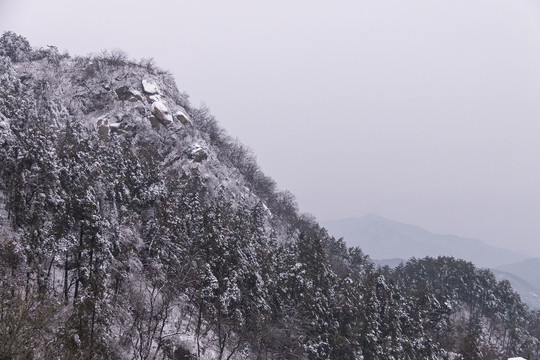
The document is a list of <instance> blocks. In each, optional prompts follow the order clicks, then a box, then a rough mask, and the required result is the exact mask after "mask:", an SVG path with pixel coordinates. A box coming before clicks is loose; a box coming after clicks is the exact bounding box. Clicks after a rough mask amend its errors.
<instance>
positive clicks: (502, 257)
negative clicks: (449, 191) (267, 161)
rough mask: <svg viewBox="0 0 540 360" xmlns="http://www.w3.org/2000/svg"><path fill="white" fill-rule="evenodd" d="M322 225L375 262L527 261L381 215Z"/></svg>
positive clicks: (493, 263)
mask: <svg viewBox="0 0 540 360" xmlns="http://www.w3.org/2000/svg"><path fill="white" fill-rule="evenodd" d="M322 225H323V226H324V227H325V228H326V229H327V230H328V232H329V233H330V234H331V235H333V236H336V237H343V238H344V240H345V241H346V243H347V244H348V245H349V246H358V247H360V248H361V249H362V250H363V251H364V252H365V253H366V254H368V255H369V256H370V257H371V258H372V259H392V258H401V259H409V258H411V257H417V258H421V257H425V256H440V255H444V256H453V257H456V258H460V259H464V260H467V261H471V262H473V263H474V264H476V265H477V266H481V267H490V268H491V267H497V266H501V265H505V264H510V263H514V262H519V261H523V260H525V259H526V258H527V256H525V255H522V254H519V253H517V252H514V251H511V250H505V249H501V248H498V247H495V246H491V245H488V244H486V243H484V242H482V241H480V240H477V239H470V238H463V237H459V236H454V235H441V234H434V233H431V232H429V231H427V230H425V229H422V228H420V227H418V226H414V225H408V224H402V223H399V222H397V221H392V220H388V219H385V218H383V217H380V216H378V215H367V216H364V217H362V218H359V219H343V220H335V221H323V222H322ZM539 261H540V260H539ZM539 266H540V265H539Z"/></svg>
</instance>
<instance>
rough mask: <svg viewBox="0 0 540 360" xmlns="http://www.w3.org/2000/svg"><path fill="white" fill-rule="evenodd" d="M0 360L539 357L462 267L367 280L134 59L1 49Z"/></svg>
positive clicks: (168, 82) (507, 290)
mask: <svg viewBox="0 0 540 360" xmlns="http://www.w3.org/2000/svg"><path fill="white" fill-rule="evenodd" d="M0 275H1V277H0V359H501V358H505V357H508V356H523V357H525V358H527V359H537V358H540V343H539V339H540V316H539V314H538V313H536V312H532V311H530V310H529V309H528V308H527V307H526V306H525V305H524V304H523V303H522V301H521V300H520V298H519V296H518V295H517V294H516V293H515V292H514V291H513V290H512V288H511V286H510V284H509V283H508V282H506V281H502V282H497V280H496V279H495V277H494V276H493V274H492V273H491V272H489V271H488V270H483V269H478V268H475V267H474V266H473V265H472V264H471V263H468V262H465V261H463V260H459V259H454V258H449V257H440V258H425V259H412V260H410V261H408V262H407V263H404V264H402V265H400V266H399V267H397V268H396V269H389V268H387V267H382V268H381V267H376V266H375V265H374V264H373V263H372V262H371V261H370V259H369V257H368V256H367V255H366V254H364V253H363V252H362V250H361V249H359V248H348V247H347V246H346V244H345V242H344V241H343V239H335V238H333V237H330V236H329V235H328V233H327V232H326V230H325V229H323V228H321V227H320V226H319V225H318V223H317V222H316V220H315V219H313V218H312V217H311V216H309V215H305V214H302V213H301V212H300V211H299V209H298V207H297V205H296V203H295V200H294V197H293V195H292V194H290V193H289V192H286V191H280V190H278V188H277V186H276V184H275V182H274V181H273V180H272V179H271V178H269V177H268V176H266V175H265V174H264V173H263V172H262V171H261V170H260V168H259V167H258V165H257V163H256V160H255V156H254V155H253V154H252V153H251V152H250V151H249V150H248V149H247V148H246V147H244V146H243V145H242V144H240V143H239V142H238V141H237V140H235V139H234V138H232V137H231V136H229V135H228V134H227V133H226V132H225V131H224V130H223V129H222V128H221V127H220V126H219V125H218V124H217V122H216V120H215V119H214V117H213V116H212V115H211V113H210V111H209V110H208V109H207V108H205V107H201V108H197V107H194V106H192V105H191V104H190V102H189V97H188V96H187V95H186V94H184V93H182V92H180V91H179V90H178V89H177V87H176V85H175V82H174V80H173V79H172V77H171V75H170V74H169V73H167V72H166V71H163V70H161V69H159V68H158V67H156V66H155V65H154V63H153V61H152V60H151V59H145V60H141V61H133V60H130V59H129V58H128V56H127V55H126V54H125V53H123V52H121V51H118V50H115V51H110V52H109V51H104V52H101V53H99V54H95V55H91V56H85V57H79V56H77V57H71V56H69V55H68V54H62V53H59V51H58V50H57V49H56V48H54V47H47V48H44V49H33V48H32V47H31V46H30V44H29V43H28V41H27V40H26V39H25V38H24V37H22V36H19V35H17V34H14V33H12V32H6V33H4V34H3V35H2V37H1V38H0Z"/></svg>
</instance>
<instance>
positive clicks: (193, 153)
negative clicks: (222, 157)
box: [188, 144, 208, 162]
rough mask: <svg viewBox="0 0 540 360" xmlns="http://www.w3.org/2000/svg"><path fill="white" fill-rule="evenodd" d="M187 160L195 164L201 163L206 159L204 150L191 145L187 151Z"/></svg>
mask: <svg viewBox="0 0 540 360" xmlns="http://www.w3.org/2000/svg"><path fill="white" fill-rule="evenodd" d="M188 155H189V158H190V159H192V160H193V161H195V162H202V161H203V160H206V159H208V154H207V153H206V150H205V149H204V148H203V147H202V146H201V145H199V144H195V145H193V146H192V147H191V148H190V149H189V151H188Z"/></svg>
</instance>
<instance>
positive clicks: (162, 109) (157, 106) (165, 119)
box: [152, 101, 173, 125]
mask: <svg viewBox="0 0 540 360" xmlns="http://www.w3.org/2000/svg"><path fill="white" fill-rule="evenodd" d="M152 113H153V114H154V116H155V117H156V118H157V119H158V120H159V121H160V122H161V123H162V124H163V125H169V124H171V123H172V122H173V117H172V115H171V114H170V113H169V108H167V105H165V103H163V102H162V101H156V102H154V103H153V104H152Z"/></svg>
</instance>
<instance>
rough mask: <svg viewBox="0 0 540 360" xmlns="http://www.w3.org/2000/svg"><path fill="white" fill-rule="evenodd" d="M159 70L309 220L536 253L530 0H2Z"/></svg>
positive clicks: (2, 26)
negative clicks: (368, 222) (387, 226)
mask: <svg viewBox="0 0 540 360" xmlns="http://www.w3.org/2000/svg"><path fill="white" fill-rule="evenodd" d="M5 30H12V31H15V32H17V33H19V34H20V35H23V36H25V37H27V38H28V40H29V41H30V42H31V44H32V45H33V46H38V47H39V46H45V45H56V46H57V47H58V48H59V49H60V50H67V51H69V53H70V54H72V55H74V54H81V55H85V54H88V53H92V52H98V51H99V50H102V49H113V48H120V49H123V50H125V51H126V52H127V53H128V54H129V55H130V57H132V58H143V57H153V58H154V59H155V60H156V63H157V64H158V65H159V66H160V67H162V68H165V69H168V70H170V71H171V72H172V73H173V74H174V75H175V77H176V80H177V84H178V87H179V88H180V89H181V90H184V91H186V92H187V93H189V94H190V95H191V101H192V103H193V104H194V105H199V104H200V103H201V102H204V103H206V104H207V105H208V106H209V107H210V109H211V110H212V113H213V114H214V115H215V116H216V118H217V119H218V121H219V122H220V124H221V125H222V126H223V127H224V128H225V129H226V130H227V131H228V132H229V134H231V135H232V136H235V137H238V138H239V139H240V140H241V141H242V142H243V143H244V144H246V145H247V146H248V147H249V148H251V149H252V150H253V151H254V153H255V154H256V155H257V158H258V160H259V164H260V165H261V167H262V169H263V170H264V171H265V172H266V173H267V174H268V175H270V176H271V177H273V178H274V179H275V180H276V181H277V183H278V185H279V187H280V188H282V189H288V190H290V191H291V192H293V193H294V194H295V195H296V197H297V199H298V202H299V205H300V207H301V209H302V210H303V211H305V212H309V213H312V214H313V215H315V216H316V217H317V218H318V219H320V220H323V219H325V220H330V219H339V218H345V217H360V216H363V215H365V214H368V213H376V214H379V215H381V216H385V217H388V218H390V219H393V220H398V221H401V222H406V223H412V224H415V225H419V226H422V227H425V228H427V229H428V230H430V231H433V232H438V233H451V234H456V235H461V236H470V237H475V238H478V239H481V240H484V241H486V242H488V243H491V244H494V245H498V246H501V247H505V248H514V249H520V250H523V251H527V252H528V253H529V254H531V255H536V256H540V241H539V240H540V5H539V3H538V1H533V0H506V1H503V0H441V1H433V0H407V1H381V0H369V1H368V0H364V1H362V0H355V1H347V0H342V1H313V0H311V1H290V0H289V1H282V0H277V1H276V0H274V1H257V0H249V1H248V0H246V1H219V0H214V1H209V0H193V1H136V0H130V1H113V0H108V1H103V0H93V1H91V2H90V1H88V2H82V1H73V0H47V1H43V0H42V1H38V0H0V31H2V32H3V31H5Z"/></svg>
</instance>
